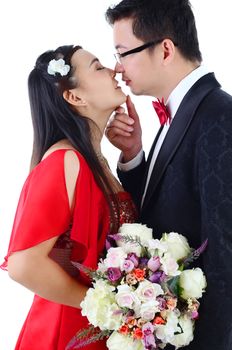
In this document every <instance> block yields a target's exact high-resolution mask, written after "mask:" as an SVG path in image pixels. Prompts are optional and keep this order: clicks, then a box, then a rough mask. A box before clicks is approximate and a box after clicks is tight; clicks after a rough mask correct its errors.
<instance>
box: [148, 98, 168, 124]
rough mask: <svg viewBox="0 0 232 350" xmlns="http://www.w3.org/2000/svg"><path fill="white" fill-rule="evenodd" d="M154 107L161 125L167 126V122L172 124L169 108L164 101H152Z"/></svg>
mask: <svg viewBox="0 0 232 350" xmlns="http://www.w3.org/2000/svg"><path fill="white" fill-rule="evenodd" d="M152 104H153V107H154V109H155V111H156V113H157V115H158V117H159V121H160V125H164V124H167V122H169V124H170V122H171V114H170V112H169V110H168V109H167V107H166V106H165V104H164V99H163V98H162V101H160V100H159V99H158V101H152Z"/></svg>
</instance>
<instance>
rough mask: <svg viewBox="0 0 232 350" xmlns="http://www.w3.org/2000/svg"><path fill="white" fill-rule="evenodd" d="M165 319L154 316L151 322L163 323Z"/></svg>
mask: <svg viewBox="0 0 232 350" xmlns="http://www.w3.org/2000/svg"><path fill="white" fill-rule="evenodd" d="M165 323H166V322H165V320H164V319H163V318H162V317H161V316H156V317H155V318H154V320H153V324H165Z"/></svg>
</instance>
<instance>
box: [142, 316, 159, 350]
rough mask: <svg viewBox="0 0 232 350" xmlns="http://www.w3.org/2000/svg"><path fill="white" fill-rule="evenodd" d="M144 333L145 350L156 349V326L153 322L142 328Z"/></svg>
mask: <svg viewBox="0 0 232 350" xmlns="http://www.w3.org/2000/svg"><path fill="white" fill-rule="evenodd" d="M142 332H143V339H142V342H143V345H144V347H145V349H150V348H156V342H155V337H154V334H153V332H154V326H153V324H152V323H151V322H147V323H145V324H144V325H143V327H142Z"/></svg>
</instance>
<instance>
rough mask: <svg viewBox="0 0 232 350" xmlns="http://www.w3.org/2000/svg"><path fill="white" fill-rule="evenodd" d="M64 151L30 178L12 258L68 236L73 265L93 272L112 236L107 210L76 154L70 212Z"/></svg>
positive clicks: (19, 213) (21, 203)
mask: <svg viewBox="0 0 232 350" xmlns="http://www.w3.org/2000/svg"><path fill="white" fill-rule="evenodd" d="M65 152H66V150H59V151H55V152H53V153H52V154H51V155H49V156H48V157H47V158H45V159H44V160H43V161H41V162H40V163H39V164H38V165H37V167H35V168H34V169H33V170H32V172H31V173H30V174H29V176H28V178H27V179H26V181H25V184H24V186H23V189H22V192H21V195H20V199H19V203H18V207H17V211H16V214H15V219H14V224H13V229H12V233H11V239H10V243H9V249H8V253H7V256H6V258H5V263H4V264H3V265H2V266H1V267H2V268H6V266H7V259H8V256H9V255H10V254H11V253H12V252H15V251H19V250H24V249H27V248H30V247H33V246H35V245H36V244H39V243H41V242H43V241H45V240H48V239H50V238H52V237H55V236H60V235H62V234H63V233H64V232H66V231H68V230H70V229H71V231H70V238H71V240H72V241H74V249H73V252H72V260H74V261H78V262H82V263H83V264H85V265H86V266H89V267H92V268H95V267H96V265H97V262H98V259H99V254H100V253H101V252H102V250H103V249H104V245H105V240H106V235H107V233H108V231H109V223H110V220H109V208H108V204H107V202H106V199H105V197H104V195H103V193H102V191H101V189H100V188H99V187H98V185H97V184H96V182H95V179H94V176H93V173H92V171H91V170H90V168H89V166H88V164H87V163H86V161H85V159H84V158H83V157H82V156H81V155H80V153H78V152H76V154H77V156H78V159H79V162H80V171H79V174H78V177H77V182H76V189H75V207H74V210H73V214H71V211H70V208H69V201H68V195H67V190H66V183H65V174H64V155H65Z"/></svg>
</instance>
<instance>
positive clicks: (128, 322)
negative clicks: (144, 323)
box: [126, 317, 137, 328]
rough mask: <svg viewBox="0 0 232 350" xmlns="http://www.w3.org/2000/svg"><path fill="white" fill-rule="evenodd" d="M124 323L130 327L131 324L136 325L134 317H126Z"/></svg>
mask: <svg viewBox="0 0 232 350" xmlns="http://www.w3.org/2000/svg"><path fill="white" fill-rule="evenodd" d="M126 323H127V324H128V326H129V327H130V328H132V327H133V326H136V324H137V320H136V319H135V318H134V317H128V318H127V320H126Z"/></svg>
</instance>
